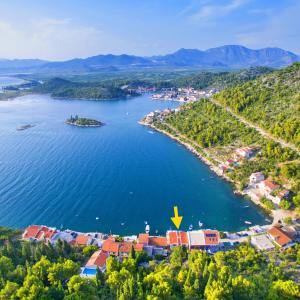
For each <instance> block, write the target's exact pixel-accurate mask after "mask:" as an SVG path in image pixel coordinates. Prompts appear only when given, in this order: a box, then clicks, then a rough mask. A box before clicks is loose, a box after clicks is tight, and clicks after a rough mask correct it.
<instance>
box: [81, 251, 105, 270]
mask: <svg viewBox="0 0 300 300" xmlns="http://www.w3.org/2000/svg"><path fill="white" fill-rule="evenodd" d="M107 257H108V254H107V253H106V252H105V251H102V250H98V251H96V252H95V253H94V254H93V255H92V256H91V257H90V259H89V260H88V262H87V263H86V265H85V266H86V267H89V268H95V269H96V268H99V269H100V271H102V272H105V269H106V259H107Z"/></svg>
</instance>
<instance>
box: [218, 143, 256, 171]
mask: <svg viewBox="0 0 300 300" xmlns="http://www.w3.org/2000/svg"><path fill="white" fill-rule="evenodd" d="M255 152H256V149H254V148H252V147H242V148H238V149H236V150H235V153H234V155H233V158H232V159H227V160H226V162H225V163H221V164H219V169H220V170H221V172H222V174H223V173H224V172H225V171H226V170H230V169H232V168H234V167H236V166H238V165H239V164H240V162H241V161H242V160H244V159H247V160H248V159H250V158H252V157H253V156H254V155H255Z"/></svg>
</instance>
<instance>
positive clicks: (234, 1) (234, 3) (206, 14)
mask: <svg viewBox="0 0 300 300" xmlns="http://www.w3.org/2000/svg"><path fill="white" fill-rule="evenodd" d="M248 2H249V0H231V1H229V2H227V3H226V4H223V5H221V4H213V3H212V2H211V3H208V4H204V5H202V6H201V8H200V10H198V11H197V12H196V13H194V14H193V15H192V16H191V18H192V19H193V20H208V19H211V18H218V17H222V16H226V15H228V14H229V13H231V12H233V11H235V10H237V9H239V8H240V7H242V6H243V5H245V4H246V3H248Z"/></svg>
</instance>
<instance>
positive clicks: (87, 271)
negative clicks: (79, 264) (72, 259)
mask: <svg viewBox="0 0 300 300" xmlns="http://www.w3.org/2000/svg"><path fill="white" fill-rule="evenodd" d="M96 273H97V269H95V268H87V267H85V268H82V270H81V275H82V276H87V277H91V276H96Z"/></svg>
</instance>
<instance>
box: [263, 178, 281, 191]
mask: <svg viewBox="0 0 300 300" xmlns="http://www.w3.org/2000/svg"><path fill="white" fill-rule="evenodd" d="M263 183H264V185H265V186H266V187H268V188H269V189H270V190H276V189H278V188H279V185H278V184H276V183H274V182H273V181H271V180H269V179H266V180H264V181H263Z"/></svg>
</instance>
